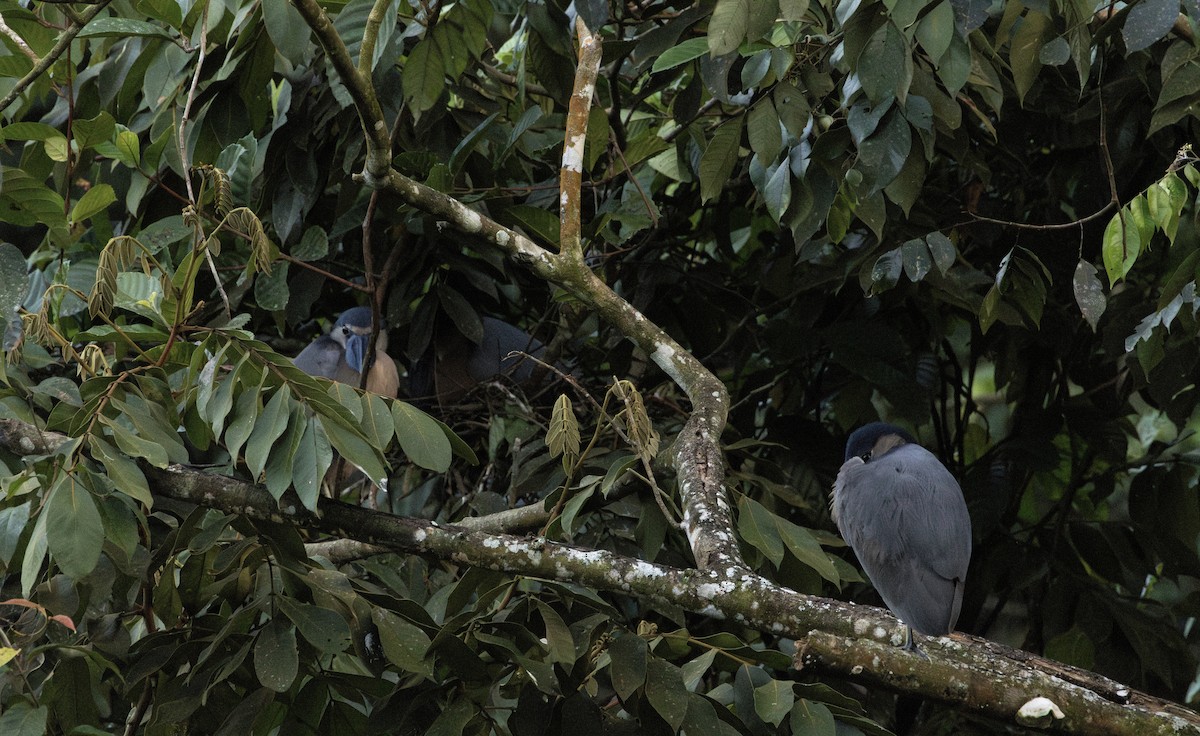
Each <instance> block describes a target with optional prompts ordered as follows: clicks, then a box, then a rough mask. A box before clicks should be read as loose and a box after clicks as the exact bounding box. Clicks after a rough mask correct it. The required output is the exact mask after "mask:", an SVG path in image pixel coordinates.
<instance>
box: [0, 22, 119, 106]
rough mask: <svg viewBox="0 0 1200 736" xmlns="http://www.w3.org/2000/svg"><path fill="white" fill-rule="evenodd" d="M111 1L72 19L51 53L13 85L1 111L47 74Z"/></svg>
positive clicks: (0, 104)
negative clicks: (81, 32)
mask: <svg viewBox="0 0 1200 736" xmlns="http://www.w3.org/2000/svg"><path fill="white" fill-rule="evenodd" d="M109 2H111V0H99V1H98V2H97V3H96V4H95V5H93V6H92V7H90V8H88V9H87V10H85V11H83V14H82V15H80V16H79V20H78V21H72V22H71V25H69V26H67V28H66V30H64V31H63V34H62V35H61V36H59V37H58V41H57V42H56V43H55V44H54V48H52V49H50V53H48V54H46V55H45V56H43V57H42V60H41V61H39V62H38V63H37V64H34V65H33V68H32V69H30V70H29V73H28V74H26V75H25V76H23V77H21V79H20V80H19V81H18V82H17V83H16V84H15V85H13V88H12V89H10V90H9V91H8V94H6V95H5V96H4V99H3V100H0V112H4V111H5V110H7V109H8V106H9V105H11V104H12V103H13V102H14V101H15V100H16V99H17V98H18V97H20V96H21V93H22V92H24V91H25V89H26V88H27V87H28V86H29V85H31V84H33V83H34V82H35V81H36V80H37V78H38V77H40V76H42V75H43V74H45V73H46V70H47V69H49V68H50V67H51V66H52V65H53V64H54V62H56V61H58V59H59V57H61V56H62V55H63V54H65V53H66V51H67V49H69V48H71V42H72V41H74V40H75V37H76V36H78V35H79V32H80V31H82V30H83V27H84V26H86V25H87V24H88V23H90V22H91V20H92V19H93V18H95V17H96V16H97V15H99V14H100V12H101V11H102V10H104V9H105V8H107V7H108V4H109Z"/></svg>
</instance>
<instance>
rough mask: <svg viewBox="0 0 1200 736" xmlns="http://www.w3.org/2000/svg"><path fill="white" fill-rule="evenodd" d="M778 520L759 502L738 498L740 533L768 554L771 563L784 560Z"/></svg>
mask: <svg viewBox="0 0 1200 736" xmlns="http://www.w3.org/2000/svg"><path fill="white" fill-rule="evenodd" d="M777 521H778V519H777V517H776V516H775V514H772V513H771V512H770V511H768V510H767V509H766V507H764V506H763V505H762V504H760V503H759V502H757V501H755V500H753V499H751V498H748V497H746V496H743V497H741V498H740V499H739V500H738V534H739V535H740V536H741V538H742V539H743V540H744V541H745V542H746V543H747V544H749V545H751V546H752V547H754V548H755V549H757V550H758V551H759V552H762V553H763V554H764V555H766V557H767V559H768V560H770V561H771V564H773V565H775V566H776V567H779V565H780V564H781V563H782V562H783V539H781V538H780V536H779V527H778V526H777V525H776V522H777Z"/></svg>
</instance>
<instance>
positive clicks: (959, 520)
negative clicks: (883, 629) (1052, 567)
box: [830, 422, 971, 636]
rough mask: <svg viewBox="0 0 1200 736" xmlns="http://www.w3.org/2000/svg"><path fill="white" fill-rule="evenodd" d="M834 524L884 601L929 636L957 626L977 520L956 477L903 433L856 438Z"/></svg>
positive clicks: (873, 428)
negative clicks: (972, 527)
mask: <svg viewBox="0 0 1200 736" xmlns="http://www.w3.org/2000/svg"><path fill="white" fill-rule="evenodd" d="M830 505H831V508H832V511H833V518H834V522H835V523H836V524H837V526H838V529H839V530H840V531H841V533H842V536H843V537H844V538H845V540H846V542H847V543H849V545H850V547H851V548H852V549H853V550H854V553H855V554H856V555H857V556H858V561H859V563H861V564H862V567H863V570H864V571H865V572H866V573H867V576H868V577H869V578H870V579H871V582H872V583H874V585H875V589H876V590H878V591H879V595H880V596H881V597H882V598H883V601H884V603H886V604H887V607H888V608H889V609H891V611H892V613H894V614H895V615H896V617H897V618H899V619H900V620H901V621H903V622H904V623H905V624H908V625H909V626H910V627H912V629H913V630H916V631H917V632H919V633H922V634H925V635H927V636H941V635H943V634H948V633H950V631H952V630H953V629H954V625H955V623H956V622H957V621H958V614H959V610H960V609H961V608H962V597H963V584H964V581H965V580H966V577H967V565H968V564H969V562H970V560H971V518H970V515H969V514H968V513H967V505H966V503H965V502H964V501H963V496H962V490H961V489H960V488H959V486H958V482H957V481H955V480H954V476H952V475H951V474H950V471H948V470H946V467H945V466H944V465H942V463H941V461H939V460H938V459H937V458H936V457H935V456H934V455H933V453H931V452H929V451H928V450H926V449H925V448H924V447H921V446H920V445H918V444H916V441H915V440H914V439H913V437H912V436H911V435H909V434H908V433H907V432H905V431H904V430H902V429H900V428H898V427H894V426H891V425H888V424H884V423H882V422H876V423H874V424H868V425H866V426H865V427H861V428H860V429H858V430H857V431H855V432H854V433H853V434H851V435H850V439H849V441H848V442H847V443H846V456H845V462H844V463H843V464H842V467H841V470H840V471H839V472H838V477H837V481H836V482H835V483H834V487H833V499H832V501H831V504H830Z"/></svg>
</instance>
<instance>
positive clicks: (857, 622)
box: [854, 618, 871, 638]
mask: <svg viewBox="0 0 1200 736" xmlns="http://www.w3.org/2000/svg"><path fill="white" fill-rule="evenodd" d="M869 628H871V622H870V621H867V620H866V619H862V618H856V619H854V635H855V636H857V637H860V638H861V637H864V636H866V635H867V629H869Z"/></svg>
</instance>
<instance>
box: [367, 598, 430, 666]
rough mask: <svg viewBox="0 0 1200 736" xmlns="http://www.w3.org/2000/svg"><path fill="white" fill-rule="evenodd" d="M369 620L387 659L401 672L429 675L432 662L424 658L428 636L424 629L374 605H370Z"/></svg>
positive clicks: (426, 653)
mask: <svg viewBox="0 0 1200 736" xmlns="http://www.w3.org/2000/svg"><path fill="white" fill-rule="evenodd" d="M371 621H372V622H374V624H375V627H376V628H377V629H378V630H379V641H380V643H381V644H382V645H383V653H384V655H385V656H387V658H388V661H389V662H391V663H392V664H394V665H396V666H397V667H399V668H400V669H401V670H404V671H405V672H415V673H417V674H419V675H421V676H423V677H432V676H433V664H432V663H431V662H430V661H429V660H427V659H426V657H427V656H428V654H429V645H430V639H429V636H428V635H427V634H426V633H425V630H424V629H422V628H421V627H419V626H416V625H415V624H412V623H410V622H409V621H408V620H407V619H405V618H402V617H400V616H397V615H396V614H394V613H392V612H391V611H387V610H384V609H382V608H378V607H376V608H372V609H371Z"/></svg>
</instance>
